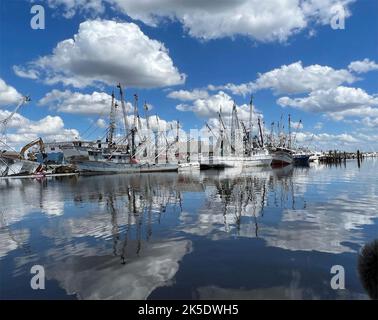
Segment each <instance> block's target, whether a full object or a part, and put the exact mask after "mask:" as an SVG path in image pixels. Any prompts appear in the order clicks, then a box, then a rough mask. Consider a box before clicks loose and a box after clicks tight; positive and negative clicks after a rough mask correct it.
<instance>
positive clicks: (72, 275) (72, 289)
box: [46, 239, 191, 299]
mask: <svg viewBox="0 0 378 320" xmlns="http://www.w3.org/2000/svg"><path fill="white" fill-rule="evenodd" d="M190 250H191V242H190V241H188V240H180V239H177V240H166V241H163V242H156V243H153V244H150V245H147V246H145V248H144V250H143V252H142V253H141V255H140V256H139V257H134V258H132V259H130V260H129V261H127V263H126V264H121V263H120V259H119V257H115V256H109V255H103V256H102V255H99V254H98V252H96V255H86V256H85V255H80V256H79V255H74V254H70V256H68V257H67V258H66V259H64V260H61V261H58V262H54V263H52V264H51V265H48V266H47V270H46V275H47V277H48V278H49V279H55V280H57V281H58V282H59V283H60V286H61V287H62V288H64V289H65V290H66V292H67V294H75V295H76V296H77V297H78V298H80V299H146V298H147V297H148V296H149V295H150V293H151V292H152V291H153V290H155V289H156V288H157V287H159V286H164V285H169V281H170V280H171V279H172V278H173V277H174V276H175V274H176V272H177V270H178V268H179V262H180V260H181V259H182V258H183V256H184V255H186V254H187V253H189V252H190ZM50 254H51V252H50Z"/></svg>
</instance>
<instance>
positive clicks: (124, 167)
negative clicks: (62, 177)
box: [76, 161, 178, 173]
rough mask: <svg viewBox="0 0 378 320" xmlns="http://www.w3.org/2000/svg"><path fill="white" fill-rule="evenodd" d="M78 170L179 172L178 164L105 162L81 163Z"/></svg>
mask: <svg viewBox="0 0 378 320" xmlns="http://www.w3.org/2000/svg"><path fill="white" fill-rule="evenodd" d="M76 168H77V169H78V170H79V171H80V172H97V173H140V172H164V171H177V170H178V165H177V164H131V163H114V162H105V161H79V162H77V163H76Z"/></svg>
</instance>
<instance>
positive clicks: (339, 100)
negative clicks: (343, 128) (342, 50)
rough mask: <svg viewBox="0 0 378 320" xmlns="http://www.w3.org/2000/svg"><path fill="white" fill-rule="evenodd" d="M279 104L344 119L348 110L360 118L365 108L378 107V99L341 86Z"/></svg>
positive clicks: (360, 91) (358, 89)
mask: <svg viewBox="0 0 378 320" xmlns="http://www.w3.org/2000/svg"><path fill="white" fill-rule="evenodd" d="M277 103H278V104H279V105H281V106H284V107H286V106H290V107H294V108H298V109H301V110H303V111H310V112H323V113H328V114H330V115H332V116H333V117H337V116H339V118H343V117H344V116H345V112H348V110H349V112H351V111H352V110H353V112H354V113H355V115H357V116H358V115H359V114H360V111H361V110H364V108H366V107H370V108H372V107H375V106H378V97H374V96H371V95H369V94H368V93H367V92H366V91H364V90H363V89H360V88H350V87H344V86H339V87H337V88H331V89H327V90H317V91H313V92H311V93H310V94H309V95H308V96H307V97H304V98H289V97H281V98H279V99H278V100H277ZM343 113H344V114H343ZM349 115H351V114H349Z"/></svg>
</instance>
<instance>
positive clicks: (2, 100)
mask: <svg viewBox="0 0 378 320" xmlns="http://www.w3.org/2000/svg"><path fill="white" fill-rule="evenodd" d="M21 99H22V95H21V94H20V93H19V92H18V91H17V90H16V89H15V88H13V87H12V86H10V85H8V84H6V83H5V81H4V80H3V79H1V78H0V106H6V105H11V104H17V103H18V102H19V101H20V100H21Z"/></svg>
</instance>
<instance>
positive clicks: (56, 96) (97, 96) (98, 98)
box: [38, 89, 131, 115]
mask: <svg viewBox="0 0 378 320" xmlns="http://www.w3.org/2000/svg"><path fill="white" fill-rule="evenodd" d="M111 101H112V97H111V95H109V94H107V93H105V92H96V91H94V92H93V93H92V94H84V93H80V92H72V91H70V90H65V91H59V90H56V89H54V90H52V91H50V92H48V93H47V94H46V95H45V96H44V97H43V98H42V99H40V100H39V102H38V104H39V105H41V106H48V107H49V108H51V109H53V110H55V111H58V112H64V113H71V114H78V115H96V114H106V113H109V112H110V106H111ZM117 103H118V105H120V102H117ZM126 105H127V110H130V109H131V104H130V103H126Z"/></svg>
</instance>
